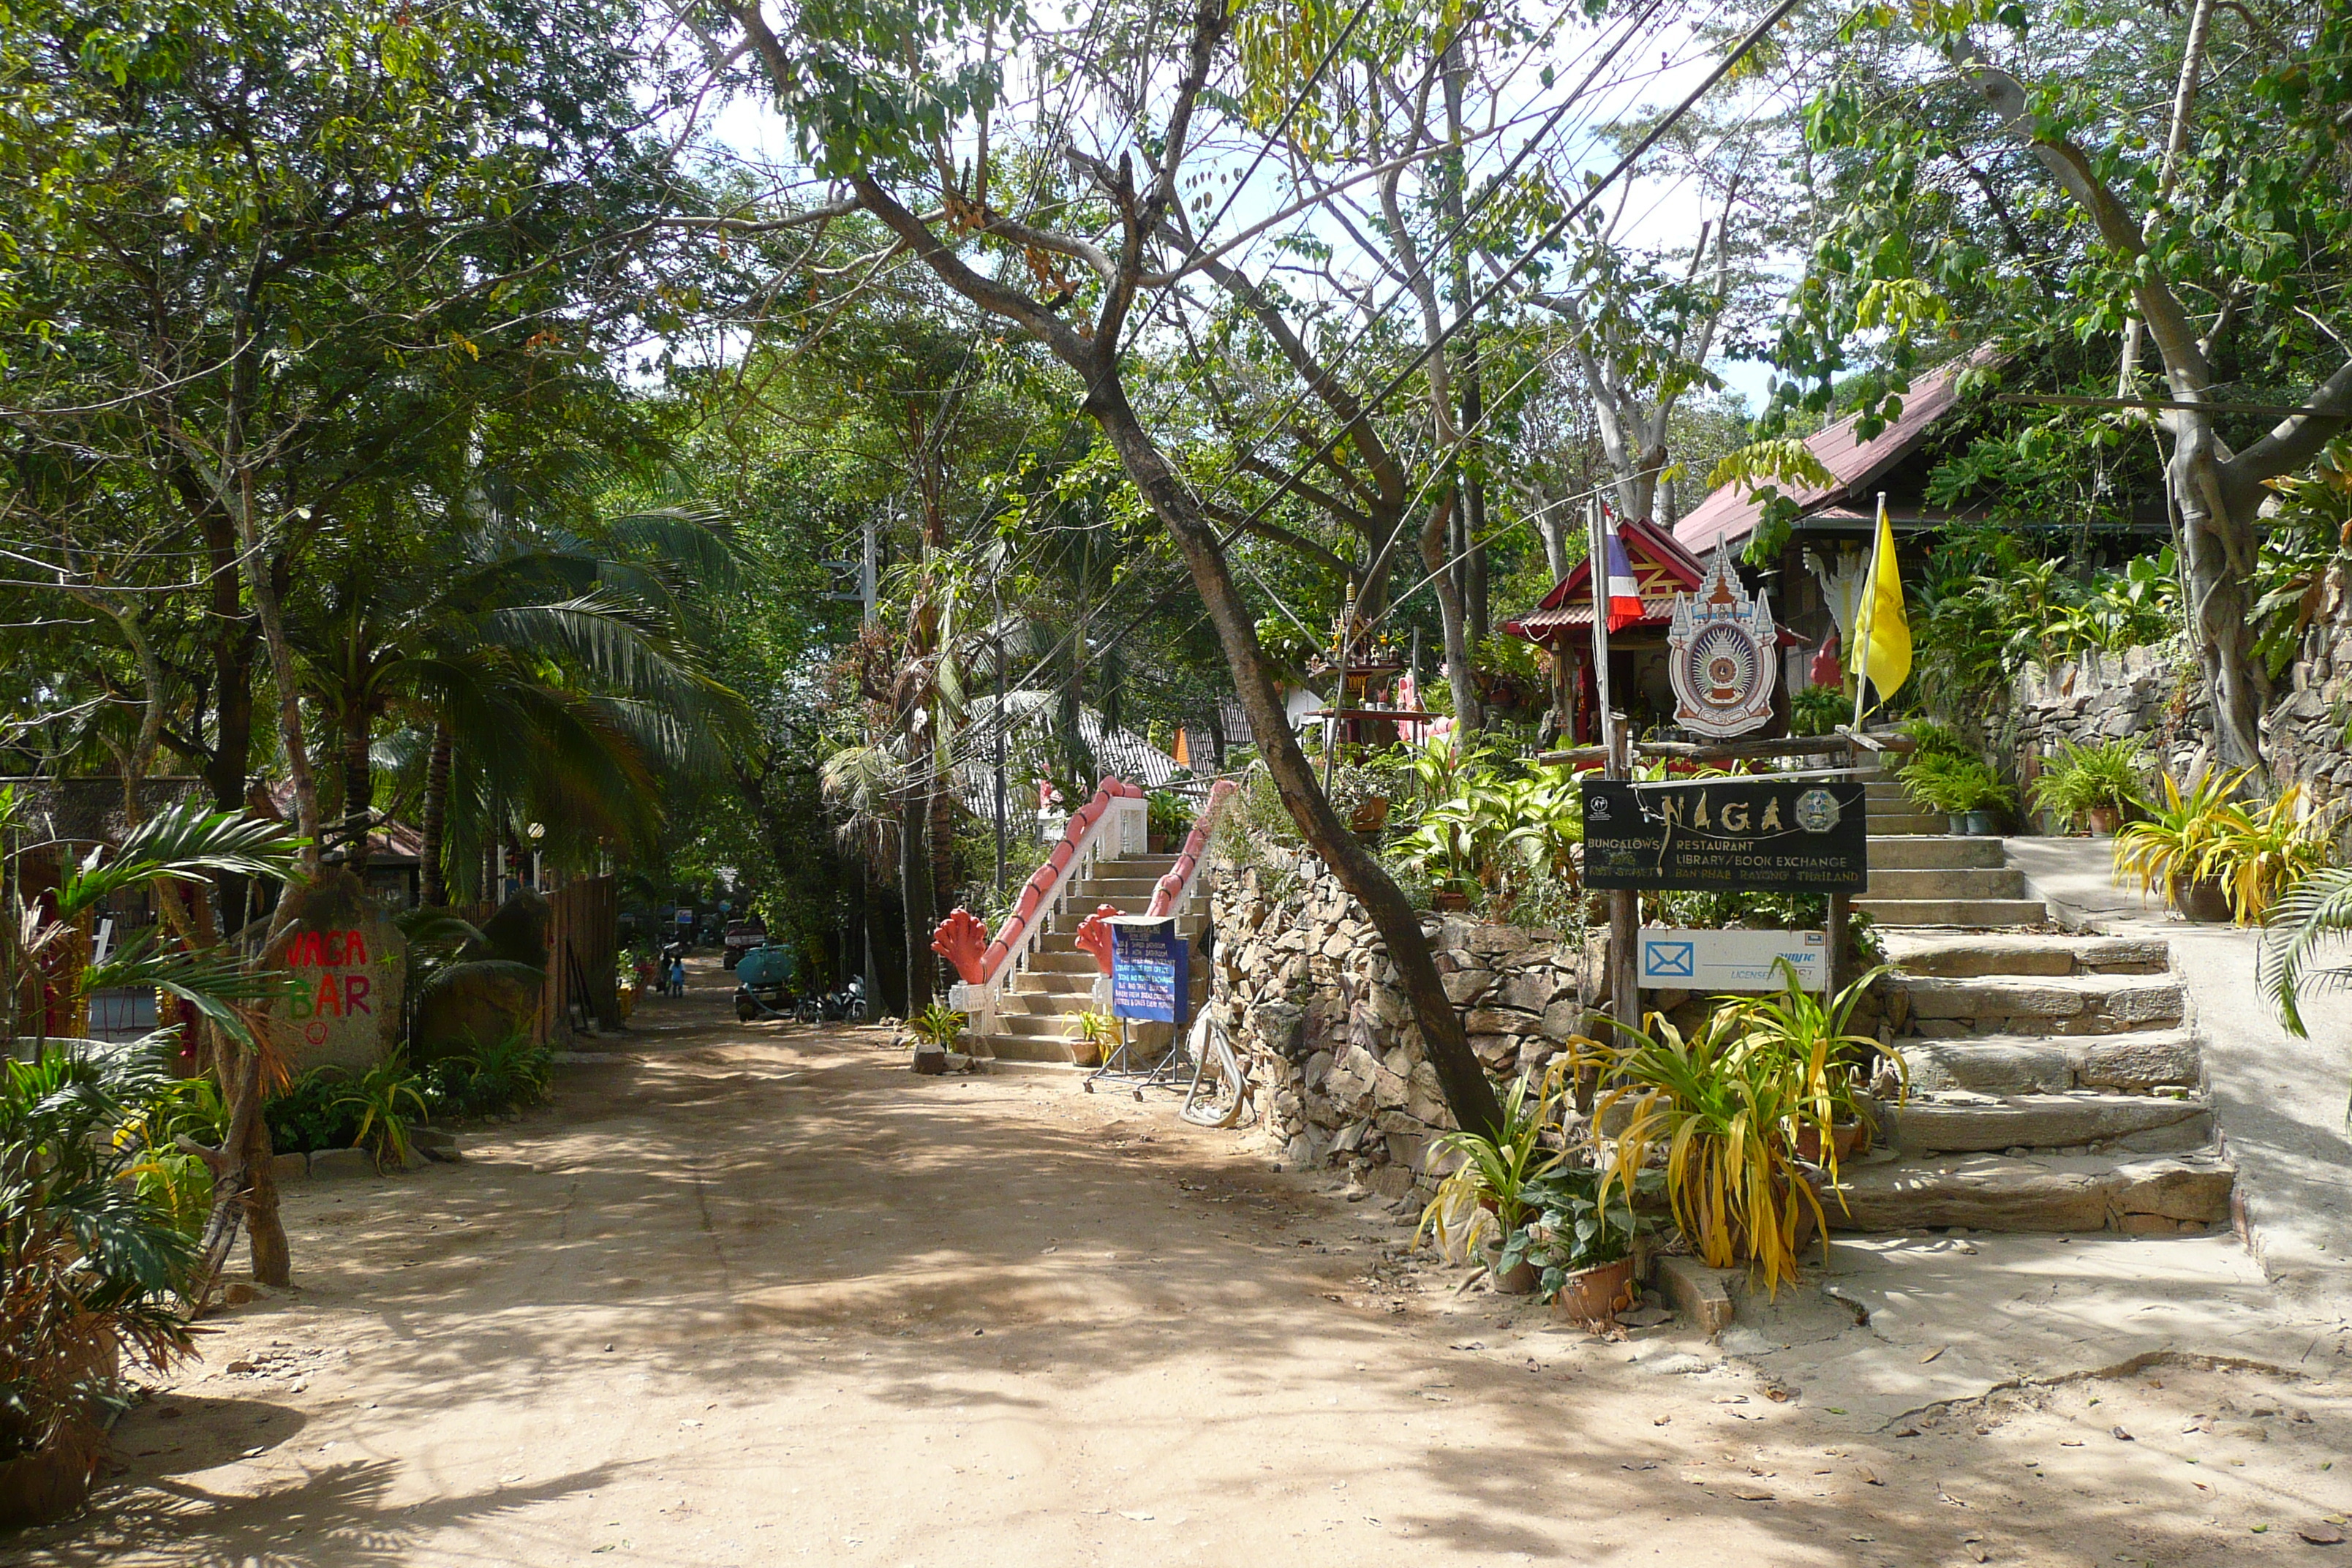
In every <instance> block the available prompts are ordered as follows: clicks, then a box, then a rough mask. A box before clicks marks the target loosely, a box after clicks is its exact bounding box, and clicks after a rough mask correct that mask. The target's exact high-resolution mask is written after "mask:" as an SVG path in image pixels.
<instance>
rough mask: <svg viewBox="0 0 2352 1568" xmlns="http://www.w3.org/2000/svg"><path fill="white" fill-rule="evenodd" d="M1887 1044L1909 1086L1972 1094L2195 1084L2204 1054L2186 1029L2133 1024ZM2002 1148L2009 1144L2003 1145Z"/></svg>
mask: <svg viewBox="0 0 2352 1568" xmlns="http://www.w3.org/2000/svg"><path fill="white" fill-rule="evenodd" d="M1893 1049H1894V1051H1895V1054H1896V1055H1897V1056H1899V1057H1901V1058H1903V1065H1904V1067H1905V1068H1906V1070H1907V1071H1908V1072H1909V1074H1910V1079H1911V1089H1912V1092H1914V1093H1915V1094H1916V1093H1920V1092H1923V1091H1927V1090H1936V1089H1969V1090H1973V1091H1974V1092H1976V1093H1978V1094H2061V1093H2064V1092H2066V1091H2068V1090H2070V1089H2125V1090H2128V1091H2134V1092H2143V1093H2144V1092H2146V1091H2147V1090H2149V1089H2195V1088H2196V1087H2197V1086H2198V1085H2199V1084H2200V1083H2201V1082H2203V1081H2204V1076H2205V1071H2204V1059H2203V1055H2202V1053H2201V1052H2200V1050H2199V1048H2198V1045H2197V1039H2196V1037H2195V1036H2193V1035H2191V1034H2189V1031H2188V1030H2186V1029H2133V1030H2129V1031H2127V1032H2126V1033H2124V1034H2119V1035H2076V1036H2074V1037H2071V1038H2068V1037H2060V1038H2056V1039H2052V1038H2049V1037H2044V1036H2038V1035H1965V1036H1962V1037H1958V1038H1957V1039H1947V1040H1930V1039H1921V1038H1918V1037H1916V1036H1915V1037H1906V1038H1904V1039H1899V1040H1896V1041H1895V1044H1894V1047H1893ZM2002 1147H2004V1148H2007V1147H2009V1145H2007V1144H2003V1145H2002Z"/></svg>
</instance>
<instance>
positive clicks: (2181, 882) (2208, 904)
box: [2166, 877, 2231, 925]
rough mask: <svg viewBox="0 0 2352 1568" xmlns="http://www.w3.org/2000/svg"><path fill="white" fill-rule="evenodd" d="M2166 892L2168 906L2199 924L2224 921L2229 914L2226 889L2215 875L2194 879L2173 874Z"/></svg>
mask: <svg viewBox="0 0 2352 1568" xmlns="http://www.w3.org/2000/svg"><path fill="white" fill-rule="evenodd" d="M2166 892H2167V894H2168V896H2169V897H2170V899H2171V900H2172V907H2173V908H2174V909H2176V910H2179V911H2180V913H2181V916H2182V918H2183V919H2185V920H2192V921H2197V922H2199V923H2200V924H2201V925H2226V924H2228V923H2229V921H2230V920H2231V910H2230V894H2229V889H2228V888H2227V886H2226V885H2225V884H2224V883H2223V882H2222V880H2221V878H2219V877H2199V878H2197V879H2194V880H2191V879H2189V878H2186V877H2175V878H2173V879H2172V880H2171V882H2170V883H2169V884H2168V886H2167V888H2166Z"/></svg>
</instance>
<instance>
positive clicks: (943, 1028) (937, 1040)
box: [907, 1002, 971, 1051]
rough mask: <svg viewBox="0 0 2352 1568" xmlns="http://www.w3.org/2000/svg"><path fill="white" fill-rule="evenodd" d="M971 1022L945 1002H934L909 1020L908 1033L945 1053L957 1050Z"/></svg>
mask: <svg viewBox="0 0 2352 1568" xmlns="http://www.w3.org/2000/svg"><path fill="white" fill-rule="evenodd" d="M970 1022H971V1020H970V1019H968V1018H966V1017H965V1016H963V1015H962V1014H961V1013H959V1012H957V1011H956V1010H955V1009H954V1008H953V1007H950V1006H949V1005H947V1004H946V1003H944V1002H934V1003H932V1004H931V1005H929V1006H928V1007H926V1008H924V1009H923V1010H922V1011H921V1012H920V1013H918V1014H916V1015H915V1016H913V1017H911V1018H909V1019H908V1020H907V1033H908V1034H910V1035H912V1036H914V1037H915V1038H917V1039H919V1040H921V1041H923V1042H924V1043H925V1044H927V1045H933V1046H937V1047H940V1049H941V1050H943V1051H951V1050H953V1049H955V1047H956V1042H957V1041H958V1040H960V1039H961V1038H963V1031H964V1026H965V1025H967V1024H968V1023H970Z"/></svg>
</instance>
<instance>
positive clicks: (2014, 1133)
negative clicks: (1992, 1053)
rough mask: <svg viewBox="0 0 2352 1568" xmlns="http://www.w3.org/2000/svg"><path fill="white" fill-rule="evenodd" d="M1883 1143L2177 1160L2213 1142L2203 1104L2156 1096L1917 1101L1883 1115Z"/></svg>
mask: <svg viewBox="0 0 2352 1568" xmlns="http://www.w3.org/2000/svg"><path fill="white" fill-rule="evenodd" d="M1881 1128H1882V1130H1883V1131H1885V1135H1886V1141H1887V1142H1888V1143H1889V1144H1890V1145H1891V1146H1892V1147H1894V1148H1895V1149H1897V1150H1900V1151H1901V1152H1904V1153H1906V1154H1944V1153H1982V1152H1990V1151H1994V1150H2000V1149H2020V1148H2022V1149H2080V1148H2084V1147H2086V1146H2088V1145H2090V1144H2094V1143H2095V1144H2098V1145H2099V1146H2100V1147H2101V1148H2103V1149H2128V1150H2131V1151H2132V1152H2136V1153H2142V1154H2170V1153H2178V1152H2180V1151H2181V1150H2184V1149H2201V1148H2204V1147H2205V1146H2207V1145H2208V1144H2210V1143H2211V1142H2213V1109H2212V1107H2211V1106H2210V1104H2209V1103H2207V1102H2206V1101H2205V1100H2203V1099H2202V1098H2200V1097H2197V1096H2191V1095H2183V1096H2179V1097H2177V1098H2176V1097H2174V1096H2171V1095H2159V1094H2100V1093H2098V1092H2096V1091H2095V1090H2085V1089H2070V1090H2067V1091H2066V1092H2064V1093H2061V1094H2010V1095H1998V1096H1996V1095H1961V1094H1957V1093H1954V1094H1938V1095H1927V1096H1915V1097H1914V1098H1913V1099H1912V1100H1911V1101H1910V1102H1909V1103H1908V1104H1906V1105H1904V1106H1902V1107H1900V1108H1899V1109H1889V1110H1885V1112H1883V1113H1882V1116H1881Z"/></svg>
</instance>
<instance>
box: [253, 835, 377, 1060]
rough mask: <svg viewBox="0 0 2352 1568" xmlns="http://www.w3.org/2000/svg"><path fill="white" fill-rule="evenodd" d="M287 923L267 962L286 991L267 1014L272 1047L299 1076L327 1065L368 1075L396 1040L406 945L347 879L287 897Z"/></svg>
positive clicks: (336, 874)
mask: <svg viewBox="0 0 2352 1568" xmlns="http://www.w3.org/2000/svg"><path fill="white" fill-rule="evenodd" d="M285 896H286V897H287V898H289V899H291V900H295V909H294V912H293V917H292V919H291V920H290V921H289V922H288V923H287V927H286V929H285V930H284V931H281V932H279V933H278V941H277V942H276V944H275V945H274V946H273V947H272V948H271V949H270V951H269V952H268V953H266V954H265V955H264V963H266V964H267V965H268V967H271V968H275V969H282V970H283V971H284V972H285V973H286V974H287V975H288V976H289V984H288V986H287V988H286V991H285V993H284V994H282V995H281V996H279V997H278V998H275V999H273V1000H272V1001H271V1002H270V1004H269V1005H268V1020H267V1026H268V1031H269V1037H270V1043H271V1045H272V1046H273V1047H275V1048H276V1050H277V1052H278V1056H279V1058H280V1059H282V1060H284V1061H286V1062H287V1063H288V1064H289V1066H291V1067H292V1068H293V1069H294V1070H295V1071H296V1072H297V1073H300V1072H303V1071H306V1070H308V1069H309V1068H314V1067H320V1066H322V1065H332V1066H335V1067H340V1068H346V1069H348V1070H350V1071H352V1072H365V1071H366V1070H367V1069H368V1068H372V1067H373V1066H375V1064H376V1063H378V1062H380V1061H382V1060H383V1058H384V1056H385V1055H386V1053H388V1052H389V1051H390V1050H391V1049H392V1048H393V1047H394V1045H396V1044H397V1043H398V1041H399V1038H400V1023H401V1019H400V1003H401V991H402V987H403V984H404V982H405V981H406V979H407V977H408V942H407V939H406V938H404V937H403V936H402V935H401V934H400V928H399V927H397V926H395V925H394V924H393V923H392V921H391V920H390V918H389V917H387V916H386V914H385V913H384V910H383V908H382V906H380V905H379V904H377V903H376V901H375V900H373V899H371V898H369V897H368V896H367V893H366V890H365V889H362V887H361V886H360V880H359V879H358V878H357V877H354V876H352V874H351V873H350V872H348V871H331V872H330V873H328V874H327V875H326V876H325V877H323V878H321V879H320V880H319V882H318V884H317V885H316V886H314V887H310V888H302V889H288V890H287V892H286V895H285Z"/></svg>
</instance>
